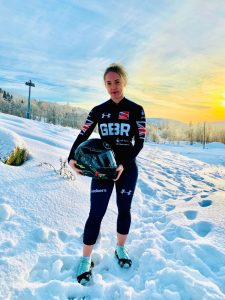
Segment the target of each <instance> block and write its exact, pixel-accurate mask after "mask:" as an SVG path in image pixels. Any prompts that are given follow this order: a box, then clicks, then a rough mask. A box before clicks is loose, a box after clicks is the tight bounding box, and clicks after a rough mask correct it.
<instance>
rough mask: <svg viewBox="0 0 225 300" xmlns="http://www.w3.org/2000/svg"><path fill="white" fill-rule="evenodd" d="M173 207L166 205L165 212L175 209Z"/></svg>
mask: <svg viewBox="0 0 225 300" xmlns="http://www.w3.org/2000/svg"><path fill="white" fill-rule="evenodd" d="M175 207H176V206H175V205H167V206H166V211H172V210H174V209H175Z"/></svg>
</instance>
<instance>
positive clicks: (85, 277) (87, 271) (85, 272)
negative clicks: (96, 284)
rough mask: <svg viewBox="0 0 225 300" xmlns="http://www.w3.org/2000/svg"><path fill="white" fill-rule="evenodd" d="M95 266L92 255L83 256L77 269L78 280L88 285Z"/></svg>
mask: <svg viewBox="0 0 225 300" xmlns="http://www.w3.org/2000/svg"><path fill="white" fill-rule="evenodd" d="M93 267H94V263H93V261H91V258H90V257H86V256H82V257H81V260H80V264H79V266H78V269H77V281H78V282H79V283H80V284H82V285H86V284H87V283H88V282H89V281H90V279H91V277H92V269H93Z"/></svg>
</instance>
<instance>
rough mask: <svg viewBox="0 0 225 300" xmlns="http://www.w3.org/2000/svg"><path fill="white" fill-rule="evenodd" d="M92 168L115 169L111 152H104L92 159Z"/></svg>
mask: <svg viewBox="0 0 225 300" xmlns="http://www.w3.org/2000/svg"><path fill="white" fill-rule="evenodd" d="M92 163H93V166H95V167H96V168H97V167H100V168H115V167H116V161H115V158H114V155H113V153H112V151H105V152H103V153H100V154H98V155H95V156H94V157H93V161H92Z"/></svg>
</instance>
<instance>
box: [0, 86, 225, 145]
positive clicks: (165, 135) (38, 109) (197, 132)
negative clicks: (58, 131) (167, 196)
mask: <svg viewBox="0 0 225 300" xmlns="http://www.w3.org/2000/svg"><path fill="white" fill-rule="evenodd" d="M0 112H3V113H6V114H11V115H15V116H19V117H23V118H25V117H26V112H27V99H26V98H25V97H22V96H15V95H10V94H9V93H8V92H6V91H4V90H2V89H1V88H0ZM87 115H88V111H87V110H84V109H81V108H77V107H73V106H71V105H69V104H66V105H60V104H57V103H51V102H46V101H39V100H35V99H32V100H31V119H33V120H38V121H43V122H46V123H52V124H55V125H62V126H67V127H72V128H77V129H80V128H81V127H82V125H83V124H84V121H85V119H86V117H87ZM159 120H160V121H158V122H155V120H151V119H148V122H147V137H146V140H149V141H153V142H156V143H165V142H171V143H179V142H180V141H186V142H188V143H189V144H191V145H192V144H193V143H195V142H200V143H211V142H221V143H224V144H225V125H224V126H222V125H216V124H211V123H205V124H203V123H198V124H192V123H191V122H190V123H189V124H185V123H181V122H173V121H170V120H163V119H159Z"/></svg>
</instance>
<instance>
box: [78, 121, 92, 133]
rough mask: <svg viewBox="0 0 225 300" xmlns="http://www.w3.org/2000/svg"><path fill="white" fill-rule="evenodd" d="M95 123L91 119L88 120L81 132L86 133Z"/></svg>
mask: <svg viewBox="0 0 225 300" xmlns="http://www.w3.org/2000/svg"><path fill="white" fill-rule="evenodd" d="M92 124H93V121H91V120H88V119H87V120H86V122H85V124H84V125H83V127H82V128H81V132H80V133H81V134H85V132H86V131H87V130H88V129H89V128H90V127H91V125H92Z"/></svg>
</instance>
